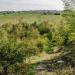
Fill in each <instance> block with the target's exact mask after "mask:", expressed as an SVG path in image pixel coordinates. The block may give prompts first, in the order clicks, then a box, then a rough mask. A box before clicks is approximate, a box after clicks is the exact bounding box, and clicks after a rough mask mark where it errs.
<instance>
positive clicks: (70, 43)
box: [0, 0, 75, 75]
mask: <svg viewBox="0 0 75 75" xmlns="http://www.w3.org/2000/svg"><path fill="white" fill-rule="evenodd" d="M63 1H64V0H63ZM64 2H65V5H66V3H67V4H68V5H66V7H67V8H69V7H71V6H70V5H69V3H68V2H67V0H66V1H64ZM0 18H1V20H0V21H1V25H0V75H41V73H43V72H45V73H43V75H44V74H45V75H75V71H74V70H75V59H74V58H75V21H74V20H75V11H73V10H64V11H63V12H62V13H60V14H59V13H55V15H54V14H51V13H50V12H49V11H48V12H43V13H34V12H30V13H28V12H18V13H15V12H6V13H3V14H0ZM57 18H58V19H57ZM14 19H15V20H14ZM5 21H6V22H5ZM9 22H10V23H9ZM13 22H14V23H13ZM40 54H41V55H42V54H43V55H42V56H40ZM37 56H39V57H37ZM51 56H52V58H51ZM32 58H33V60H35V59H36V60H37V61H35V62H32V61H33V60H32ZM42 59H43V60H42ZM28 61H29V62H28ZM33 70H34V71H33Z"/></svg>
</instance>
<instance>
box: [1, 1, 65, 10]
mask: <svg viewBox="0 0 75 75" xmlns="http://www.w3.org/2000/svg"><path fill="white" fill-rule="evenodd" d="M63 9H64V6H63V3H62V1H61V0H0V11H4V10H5V11H6V10H63Z"/></svg>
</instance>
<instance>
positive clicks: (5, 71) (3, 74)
mask: <svg viewBox="0 0 75 75" xmlns="http://www.w3.org/2000/svg"><path fill="white" fill-rule="evenodd" d="M2 75H8V66H5V67H4V68H3V73H2Z"/></svg>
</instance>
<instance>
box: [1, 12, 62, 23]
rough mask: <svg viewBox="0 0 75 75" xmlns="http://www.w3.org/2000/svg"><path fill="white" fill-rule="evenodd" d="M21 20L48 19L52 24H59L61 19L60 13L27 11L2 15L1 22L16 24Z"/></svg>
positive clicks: (28, 21)
mask: <svg viewBox="0 0 75 75" xmlns="http://www.w3.org/2000/svg"><path fill="white" fill-rule="evenodd" d="M19 20H21V21H23V22H27V23H32V22H35V21H36V22H38V23H39V22H42V21H48V22H49V23H50V24H57V23H59V22H60V21H61V16H60V15H42V14H36V13H35V14H29V13H28V14H27V13H13V14H5V15H3V14H2V15H0V24H5V23H12V24H15V23H17V22H18V21H19Z"/></svg>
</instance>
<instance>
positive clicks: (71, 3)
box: [62, 0, 75, 10]
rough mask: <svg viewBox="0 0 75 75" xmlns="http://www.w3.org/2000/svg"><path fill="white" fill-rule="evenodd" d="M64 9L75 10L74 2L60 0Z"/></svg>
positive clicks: (71, 0)
mask: <svg viewBox="0 0 75 75" xmlns="http://www.w3.org/2000/svg"><path fill="white" fill-rule="evenodd" d="M62 1H63V3H64V5H65V8H66V9H70V10H71V9H75V0H62Z"/></svg>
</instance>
